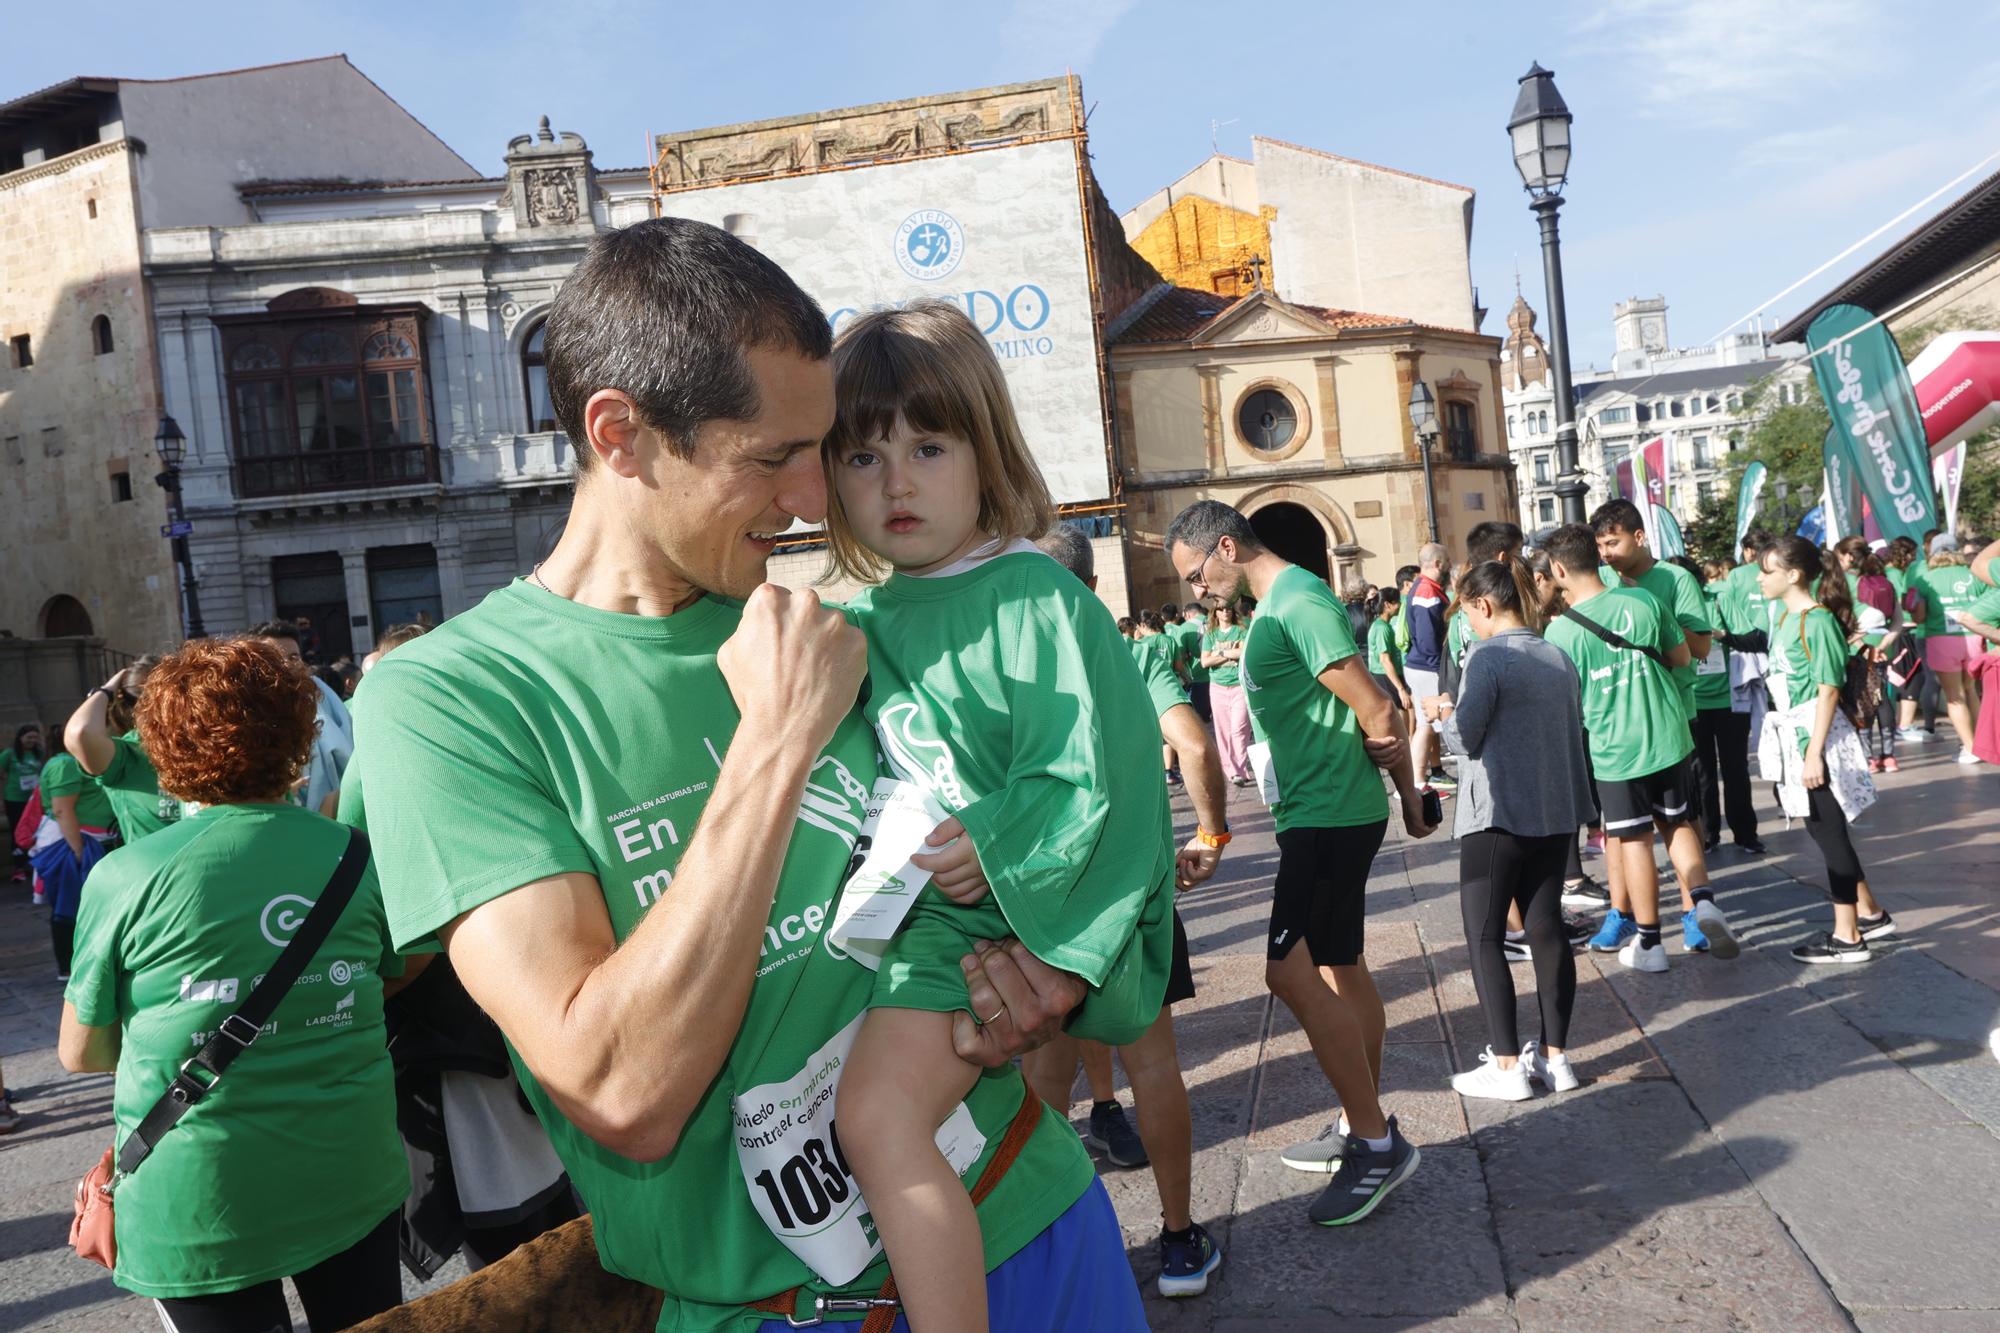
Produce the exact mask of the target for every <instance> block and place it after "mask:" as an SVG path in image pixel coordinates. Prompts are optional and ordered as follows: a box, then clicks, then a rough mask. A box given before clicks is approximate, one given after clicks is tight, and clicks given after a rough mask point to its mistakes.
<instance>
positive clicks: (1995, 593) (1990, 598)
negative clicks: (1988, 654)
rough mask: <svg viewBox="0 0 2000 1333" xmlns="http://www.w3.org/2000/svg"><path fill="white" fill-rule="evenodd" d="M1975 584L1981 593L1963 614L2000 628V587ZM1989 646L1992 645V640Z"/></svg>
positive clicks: (1999, 703) (1996, 702) (1997, 702)
mask: <svg viewBox="0 0 2000 1333" xmlns="http://www.w3.org/2000/svg"><path fill="white" fill-rule="evenodd" d="M1975 586H1976V587H1977V588H1978V589H1979V595H1978V596H1977V597H1974V598H1973V599H1972V605H1970V606H1968V607H1966V608H1964V610H1963V612H1962V613H1961V614H1963V615H1965V616H1966V617H1967V618H1969V619H1972V620H1976V621H1978V622H1979V623H1980V624H1982V625H1986V626H1990V627H1991V628H1994V629H2000V588H1989V587H1987V586H1986V585H1985V584H1984V583H1980V584H1977V585H1975ZM1988 646H1989V648H1990V647H1991V644H1990V642H1989V644H1988ZM1995 707H2000V700H1996V701H1995Z"/></svg>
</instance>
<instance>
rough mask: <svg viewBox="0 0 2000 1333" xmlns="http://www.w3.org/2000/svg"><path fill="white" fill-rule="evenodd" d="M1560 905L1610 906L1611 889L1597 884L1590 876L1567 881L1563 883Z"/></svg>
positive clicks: (1594, 907)
mask: <svg viewBox="0 0 2000 1333" xmlns="http://www.w3.org/2000/svg"><path fill="white" fill-rule="evenodd" d="M1562 905H1563V906H1564V907H1589V908H1593V909H1596V908H1604V907H1609V906H1611V890H1609V889H1607V888H1605V887H1604V886H1603V885H1602V884H1599V883H1598V882H1597V881H1596V880H1594V879H1592V878H1591V877H1590V876H1588V875H1585V876H1584V877H1583V878H1582V879H1579V880H1574V881H1570V882H1567V883H1565V884H1564V885H1563V896H1562Z"/></svg>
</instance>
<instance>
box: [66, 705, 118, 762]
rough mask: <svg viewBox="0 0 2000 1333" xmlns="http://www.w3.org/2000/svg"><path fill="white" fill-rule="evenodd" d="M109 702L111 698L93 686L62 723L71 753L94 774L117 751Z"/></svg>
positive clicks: (109, 760)
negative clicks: (108, 715)
mask: <svg viewBox="0 0 2000 1333" xmlns="http://www.w3.org/2000/svg"><path fill="white" fill-rule="evenodd" d="M110 705H111V700H110V699H109V698H108V697H107V696H106V695H105V693H104V691H103V690H102V689H95V690H92V691H91V692H90V693H89V694H88V695H87V696H85V698H84V701H83V702H82V703H80V704H78V705H77V707H76V711H75V712H74V713H71V714H70V715H69V722H68V723H67V724H65V725H64V727H63V740H64V741H66V742H68V744H69V751H70V753H71V754H73V755H75V756H76V762H77V763H78V764H79V765H81V766H82V768H83V771H84V772H86V773H88V774H90V775H91V776H92V777H96V776H97V775H98V774H100V773H102V772H103V771H104V770H105V769H107V768H109V767H111V760H112V759H113V758H114V757H115V756H116V755H117V753H118V747H117V746H115V745H113V744H112V742H111V727H110V722H109V720H108V718H107V717H106V715H105V710H106V709H108V708H109V707H110Z"/></svg>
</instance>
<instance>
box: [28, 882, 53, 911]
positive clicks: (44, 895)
mask: <svg viewBox="0 0 2000 1333" xmlns="http://www.w3.org/2000/svg"><path fill="white" fill-rule="evenodd" d="M30 901H31V902H32V903H33V904H34V905H35V906H36V907H47V906H48V905H49V893H48V890H47V889H44V888H43V887H42V886H41V885H39V884H37V885H36V886H35V896H34V897H33V899H31V900H30Z"/></svg>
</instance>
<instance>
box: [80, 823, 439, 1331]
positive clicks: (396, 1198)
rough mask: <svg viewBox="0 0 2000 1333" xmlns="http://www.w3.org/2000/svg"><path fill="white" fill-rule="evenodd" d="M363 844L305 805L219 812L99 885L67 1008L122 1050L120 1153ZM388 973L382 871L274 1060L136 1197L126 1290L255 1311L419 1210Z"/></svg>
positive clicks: (281, 1038)
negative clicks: (387, 1020) (225, 1295)
mask: <svg viewBox="0 0 2000 1333" xmlns="http://www.w3.org/2000/svg"><path fill="white" fill-rule="evenodd" d="M347 836H348V835H347V830H346V829H344V828H342V827H341V826H340V825H338V824H336V823H334V822H333V821H332V820H330V819H324V818H322V817H321V816H319V815H316V814H313V813H311V812H310V811H306V810H301V809H299V808H297V807H296V806H292V805H223V806H210V807H208V808H206V809H204V810H202V811H200V812H198V813H196V814H194V815H191V816H189V817H188V818H186V819H183V820H180V821H179V822H177V823H175V824H174V825H173V826H172V827H170V828H167V829H164V830H162V831H160V832H158V833H156V834H154V835H153V836H152V837H149V838H147V839H146V840H145V841H144V842H142V843H140V844H138V845H136V846H127V847H123V848H120V849H119V850H118V851H115V852H113V853H111V854H110V855H109V856H107V857H105V858H104V859H103V860H102V861H100V862H98V864H97V865H96V867H95V868H94V869H92V871H91V874H90V889H89V891H88V892H87V893H85V894H84V895H83V906H82V910H81V912H80V914H79V916H78V919H77V929H76V941H77V949H76V960H75V962H74V963H73V964H72V971H71V975H70V981H69V988H68V990H67V991H66V992H65V993H64V996H63V998H64V999H66V1000H68V1001H69V1003H71V1004H73V1005H75V1006H76V1012H77V1017H78V1018H80V1019H81V1020H83V1022H85V1023H87V1024H90V1025H91V1026H93V1027H110V1026H114V1025H115V1026H117V1027H118V1028H119V1029H120V1031H121V1036H122V1041H121V1044H120V1048H119V1054H118V1080H117V1085H116V1092H115V1094H114V1098H113V1108H112V1110H113V1115H114V1118H115V1119H116V1121H117V1138H118V1140H119V1142H120V1143H121V1144H122V1143H123V1141H124V1140H125V1138H126V1137H127V1136H128V1135H130V1134H131V1133H132V1131H133V1130H134V1129H135V1128H137V1126H138V1124H139V1122H140V1121H141V1120H142V1119H144V1118H145V1115H146V1113H147V1112H148V1111H150V1110H151V1109H152V1108H153V1104H154V1103H155V1102H157V1101H158V1100H159V1098H160V1094H161V1093H162V1092H164V1091H165V1090H166V1087H167V1084H168V1083H169V1082H171V1081H172V1079H173V1076H174V1074H175V1073H176V1072H177V1071H178V1070H179V1069H180V1067H181V1064H182V1062H183V1061H185V1060H187V1058H188V1057H189V1056H191V1055H193V1054H194V1053H195V1052H196V1051H198V1050H200V1049H201V1047H202V1045H203V1043H204V1042H206V1041H207V1040H208V1038H209V1036H210V1034H211V1033H212V1032H213V1031H214V1029H215V1028H216V1027H217V1025H219V1024H220V1023H221V1022H222V1020H223V1019H225V1018H227V1017H228V1016H229V1015H230V1014H231V1013H233V1012H235V1011H236V1010H237V1009H238V1008H239V1007H241V1005H242V1003H243V1001H245V1000H247V999H248V998H249V997H250V992H251V989H252V988H253V987H254V986H255V985H256V984H257V981H258V979H259V978H261V977H262V976H263V975H264V973H265V971H266V970H267V969H268V968H270V966H271V965H272V964H273V963H275V962H276V961H277V958H278V953H279V951H280V950H281V949H282V948H283V947H284V945H285V944H286V943H287V942H288V941H289V940H290V939H291V936H292V932H294V931H296V930H297V929H298V927H299V925H300V923H301V922H303V921H304V920H305V914H306V912H307V911H309V910H310V909H311V906H312V903H313V900H315V899H316V898H318V897H319V895H320V891H321V889H322V888H324V887H325V884H326V881H327V878H328V876H330V875H331V874H332V873H333V868H334V866H335V864H336V863H337V862H338V861H339V860H340V855H341V853H342V852H343V851H344V850H345V849H346V847H347ZM385 971H386V972H387V973H388V974H390V975H398V976H399V975H401V974H402V971H403V964H402V960H401V959H400V958H398V957H397V956H396V954H395V951H394V950H393V948H392V947H391V946H390V943H389V929H388V923H387V921H386V920H385V919H384V917H383V913H382V897H381V891H380V890H379V889H378V888H377V887H376V883H375V876H374V872H373V871H372V870H371V871H369V872H367V873H365V874H364V875H363V876H362V880H361V884H360V886H359V887H358V888H357V889H356V890H355V893H354V897H353V899H352V900H351V901H350V902H349V903H348V905H347V907H346V908H345V910H343V911H342V912H341V914H340V917H339V919H338V920H337V921H335V923H334V926H333V932H332V934H330V935H329V936H327V939H326V942H325V943H324V944H322V945H321V946H320V948H319V951H318V952H317V953H315V954H314V955H313V958H312V961H311V962H310V963H308V964H307V965H306V967H305V970H304V971H303V972H301V973H300V974H299V979H298V981H297V982H295V983H294V984H293V985H292V987H291V989H290V990H289V991H287V992H286V994H285V996H284V998H283V999H282V1000H281V1001H279V1004H278V1009H277V1012H276V1013H275V1014H274V1015H272V1018H271V1021H270V1022H269V1023H268V1024H266V1025H265V1027H264V1030H263V1033H262V1035H261V1036H259V1037H258V1039H257V1043H256V1045H255V1046H254V1047H253V1048H252V1049H251V1050H249V1051H246V1052H244V1054H243V1056H242V1058H240V1059H239V1060H237V1061H236V1063H235V1064H233V1065H231V1066H230V1067H229V1075H228V1077H226V1078H224V1079H223V1080H222V1081H221V1082H220V1083H219V1084H217V1085H216V1089H215V1091H214V1093H212V1094H211V1095H210V1096H209V1097H207V1098H206V1099H204V1100H203V1101H202V1102H201V1104H200V1105H198V1106H196V1107H195V1108H194V1109H193V1110H191V1111H189V1112H188V1114H187V1115H186V1116H184V1117H183V1118H182V1119H181V1121H180V1123H179V1124H177V1125H175V1126H174V1128H173V1131H172V1132H171V1133H169V1134H167V1135H165V1136H164V1137H163V1138H161V1139H160V1141H159V1143H158V1145H157V1146H156V1147H155V1148H154V1149H153V1153H152V1156H150V1157H148V1158H147V1159H146V1162H145V1165H144V1166H142V1167H141V1168H140V1169H139V1170H137V1171H135V1172H133V1173H132V1175H131V1176H129V1177H128V1178H127V1179H126V1180H125V1181H124V1183H123V1184H121V1185H120V1186H119V1187H118V1223H117V1229H118V1267H117V1270H116V1272H115V1275H114V1280H115V1281H116V1282H117V1283H118V1285H119V1286H121V1287H123V1288H125V1289H126V1290H127V1291H133V1292H137V1293H138V1294H140V1295H141V1296H153V1297H165V1298H172V1297H179V1296H201V1295H209V1294H213V1293H217V1292H228V1291H238V1290H241V1289H242V1288H244V1287H248V1286H251V1285H254V1284H256V1283H259V1282H268V1281H271V1280H274V1279H277V1278H282V1277H285V1276H287V1275H289V1274H293V1273H297V1272H299V1271H300V1270H302V1269H306V1268H310V1267H311V1266H312V1265H314V1264H316V1263H318V1262H319V1261H321V1260H322V1259H326V1258H329V1257H330V1256H332V1255H334V1254H337V1253H339V1252H340V1251H342V1250H344V1249H346V1248H347V1247H349V1246H350V1245H353V1244H354V1243H355V1242H356V1241H358V1240H360V1239H361V1238H362V1237H363V1236H365V1235H367V1234H368V1233H369V1232H370V1231H372V1230H374V1228H375V1227H376V1226H377V1225H378V1224H379V1223H380V1222H381V1221H382V1219H383V1218H385V1217H388V1216H390V1215H391V1214H392V1213H393V1212H395V1210H396V1209H397V1208H398V1207H399V1206H400V1205H401V1204H402V1202H403V1198H404V1196H405V1195H407V1194H408V1193H409V1189H410V1173H409V1166H408V1164H407V1159H406V1158H405V1157H404V1154H403V1142H402V1139H401V1137H400V1136H399V1135H398V1134H397V1132H396V1101H395V1080H394V1075H393V1073H392V1071H391V1069H390V1064H389V1055H388V1051H387V1048H386V1045H385V1043H386V1041H387V1036H386V1033H385V1031H384V1029H383V1026H382V974H383V973H384V972H385Z"/></svg>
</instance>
